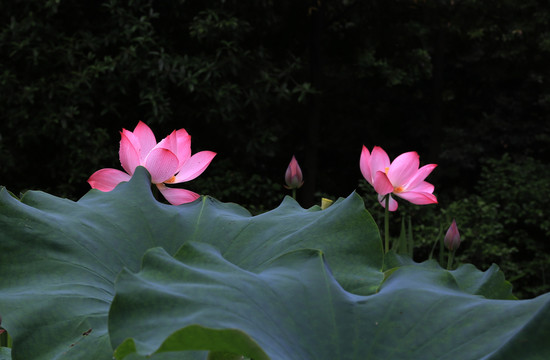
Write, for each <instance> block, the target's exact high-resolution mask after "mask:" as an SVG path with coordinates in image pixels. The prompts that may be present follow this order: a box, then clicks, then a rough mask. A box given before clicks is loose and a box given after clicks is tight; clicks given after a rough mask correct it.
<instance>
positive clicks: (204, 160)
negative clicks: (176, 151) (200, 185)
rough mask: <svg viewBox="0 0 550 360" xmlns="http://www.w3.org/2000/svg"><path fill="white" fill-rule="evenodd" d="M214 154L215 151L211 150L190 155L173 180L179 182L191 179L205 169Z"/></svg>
mask: <svg viewBox="0 0 550 360" xmlns="http://www.w3.org/2000/svg"><path fill="white" fill-rule="evenodd" d="M214 156H216V153H215V152H212V151H201V152H198V153H196V154H195V155H193V156H191V158H189V160H187V161H186V162H185V164H183V166H182V167H181V169H180V172H179V173H178V174H177V175H176V178H175V180H174V181H173V182H174V183H180V182H184V181H190V180H193V179H194V178H196V177H197V176H199V175H200V174H202V173H203V172H204V170H206V168H207V167H208V165H210V162H211V161H212V159H213V158H214Z"/></svg>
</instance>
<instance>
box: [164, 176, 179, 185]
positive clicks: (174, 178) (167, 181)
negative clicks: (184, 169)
mask: <svg viewBox="0 0 550 360" xmlns="http://www.w3.org/2000/svg"><path fill="white" fill-rule="evenodd" d="M174 181H176V175H173V176H172V177H171V178H170V179H168V180H166V181H165V183H173V182H174Z"/></svg>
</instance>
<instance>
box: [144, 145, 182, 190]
mask: <svg viewBox="0 0 550 360" xmlns="http://www.w3.org/2000/svg"><path fill="white" fill-rule="evenodd" d="M145 167H146V168H147V170H149V173H150V174H151V182H152V183H153V184H159V183H162V182H165V181H167V180H169V179H170V178H171V177H172V176H174V174H175V172H176V169H177V168H178V158H177V157H176V155H174V153H173V152H171V151H170V150H167V149H162V148H157V147H155V148H154V149H153V150H151V152H149V155H147V157H146V158H145Z"/></svg>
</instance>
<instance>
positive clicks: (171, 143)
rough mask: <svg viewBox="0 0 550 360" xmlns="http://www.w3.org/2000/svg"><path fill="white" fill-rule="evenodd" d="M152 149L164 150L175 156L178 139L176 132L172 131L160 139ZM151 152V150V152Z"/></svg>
mask: <svg viewBox="0 0 550 360" xmlns="http://www.w3.org/2000/svg"><path fill="white" fill-rule="evenodd" d="M154 149H166V150H169V151H170V152H171V153H173V154H174V155H176V156H177V154H178V137H177V134H176V131H175V130H174V131H172V133H171V134H170V135H168V136H167V137H165V138H164V139H162V140H161V141H160V142H159V143H158V144H157V145H156V146H155V147H154V148H153V150H154ZM151 151H152V150H151Z"/></svg>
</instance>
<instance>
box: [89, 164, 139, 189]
mask: <svg viewBox="0 0 550 360" xmlns="http://www.w3.org/2000/svg"><path fill="white" fill-rule="evenodd" d="M129 180H130V175H128V174H126V173H125V172H122V171H120V170H117V169H101V170H98V171H96V172H95V173H93V174H92V176H90V178H89V179H88V183H89V184H90V186H91V187H92V189H98V190H101V191H111V190H113V189H114V188H115V186H117V185H118V184H120V183H121V182H123V181H129Z"/></svg>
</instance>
